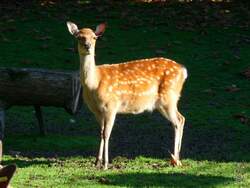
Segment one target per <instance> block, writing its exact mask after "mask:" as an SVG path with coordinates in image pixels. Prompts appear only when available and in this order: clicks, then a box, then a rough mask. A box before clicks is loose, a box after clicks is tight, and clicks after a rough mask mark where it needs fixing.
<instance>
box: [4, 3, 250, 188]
mask: <svg viewBox="0 0 250 188" xmlns="http://www.w3.org/2000/svg"><path fill="white" fill-rule="evenodd" d="M122 2H123V1H104V2H103V3H100V1H94V0H92V1H91V0H90V1H86V0H80V1H65V2H64V1H25V2H22V3H20V2H19V1H17V2H16V3H14V2H5V3H2V4H1V5H0V18H1V22H0V54H1V55H0V67H33V68H46V69H52V70H78V68H79V59H78V54H77V52H76V50H75V47H76V41H75V40H74V39H73V37H72V36H71V35H70V34H69V32H68V30H67V28H66V21H68V20H71V21H73V22H75V23H77V24H78V25H79V26H81V27H91V28H93V29H94V28H95V26H96V25H98V24H99V23H102V22H106V23H107V25H108V27H107V30H106V32H105V33H104V35H103V37H101V38H100V39H99V40H98V42H97V47H96V48H97V49H96V62H97V64H111V63H119V62H123V61H127V60H133V59H141V58H149V57H156V56H163V57H166V58H169V59H173V60H176V61H177V62H179V63H181V64H184V65H185V66H186V67H187V69H188V73H189V77H188V80H187V82H186V83H185V87H184V90H183V93H182V97H181V99H180V102H179V110H180V111H181V112H182V114H183V115H184V116H185V117H186V125H185V130H184V137H183V147H182V153H181V156H182V159H183V160H182V163H183V166H182V167H177V168H175V167H172V166H171V165H170V164H169V159H170V156H169V153H168V151H172V148H173V129H172V127H171V125H170V123H169V122H168V121H167V120H165V119H164V118H163V117H162V116H161V115H160V114H159V113H158V112H154V113H145V114H140V115H136V116H134V115H118V117H117V119H116V122H115V126H114V129H113V132H112V135H111V140H110V156H111V159H112V163H111V166H110V169H109V170H107V171H102V170H98V169H96V168H95V167H94V161H95V155H96V152H97V149H98V144H99V137H98V136H99V132H98V131H99V127H98V125H97V123H96V121H95V118H94V116H93V115H92V114H91V113H90V112H89V111H88V109H87V108H86V106H83V108H82V110H81V111H80V112H79V114H77V115H75V116H71V115H69V114H67V113H66V112H65V111H64V110H63V109H58V108H54V107H44V108H43V112H44V119H45V124H46V126H47V130H48V135H47V136H45V137H41V136H39V133H38V126H37V122H36V120H35V117H34V110H33V108H32V107H12V108H10V109H9V110H8V111H7V117H6V118H7V119H6V129H5V140H4V157H3V161H2V164H3V165H7V164H10V163H16V164H17V166H18V170H17V172H16V175H15V176H14V178H13V180H12V185H13V187H39V188H40V187H46V188H47V187H60V188H61V187H191V188H193V187H250V139H249V138H250V98H249V96H250V83H249V81H250V80H249V79H250V77H249V74H244V72H246V71H247V70H248V71H250V63H249V59H250V30H249V24H250V22H249V20H250V10H249V4H241V3H239V2H235V3H214V4H205V3H197V4H189V3H173V4H172V3H165V4H159V3H156V4H154V3H134V2H133V1H132V2H131V1H130V2H126V3H125V2H123V3H122ZM0 76H1V75H0Z"/></svg>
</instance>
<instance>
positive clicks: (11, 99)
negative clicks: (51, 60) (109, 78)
mask: <svg viewBox="0 0 250 188" xmlns="http://www.w3.org/2000/svg"><path fill="white" fill-rule="evenodd" d="M80 95H81V84H80V79H79V72H78V71H77V72H75V71H67V72H66V71H51V70H45V69H31V68H20V69H19V68H0V157H1V153H2V147H1V146H2V139H3V136H4V126H5V122H4V114H5V110H7V109H8V108H10V107H11V106H34V107H35V111H36V117H37V119H38V124H39V128H40V134H41V135H45V133H46V129H45V127H44V124H43V119H42V111H41V108H40V107H41V106H54V107H61V108H64V109H65V110H66V111H67V112H68V113H70V114H75V113H76V112H77V111H78V110H79V109H80V107H81V104H82V100H81V97H80Z"/></svg>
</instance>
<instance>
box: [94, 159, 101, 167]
mask: <svg viewBox="0 0 250 188" xmlns="http://www.w3.org/2000/svg"><path fill="white" fill-rule="evenodd" d="M95 167H96V168H98V169H101V168H102V161H101V160H96V162H95Z"/></svg>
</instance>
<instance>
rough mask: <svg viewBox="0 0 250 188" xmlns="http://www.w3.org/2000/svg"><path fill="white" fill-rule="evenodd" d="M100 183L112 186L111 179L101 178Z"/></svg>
mask: <svg viewBox="0 0 250 188" xmlns="http://www.w3.org/2000/svg"><path fill="white" fill-rule="evenodd" d="M98 181H99V183H101V184H110V180H109V179H107V178H103V177H102V178H100V179H99V180H98Z"/></svg>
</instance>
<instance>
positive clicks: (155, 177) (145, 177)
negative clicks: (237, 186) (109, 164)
mask: <svg viewBox="0 0 250 188" xmlns="http://www.w3.org/2000/svg"><path fill="white" fill-rule="evenodd" d="M104 179H106V180H107V182H108V184H111V185H117V186H128V187H151V186H154V187H213V186H216V185H218V184H223V185H226V184H229V183H230V182H233V181H234V179H233V178H225V177H222V176H204V175H189V174H183V173H171V174H165V173H128V174H120V175H107V176H105V177H104Z"/></svg>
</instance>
